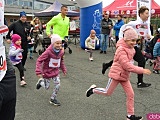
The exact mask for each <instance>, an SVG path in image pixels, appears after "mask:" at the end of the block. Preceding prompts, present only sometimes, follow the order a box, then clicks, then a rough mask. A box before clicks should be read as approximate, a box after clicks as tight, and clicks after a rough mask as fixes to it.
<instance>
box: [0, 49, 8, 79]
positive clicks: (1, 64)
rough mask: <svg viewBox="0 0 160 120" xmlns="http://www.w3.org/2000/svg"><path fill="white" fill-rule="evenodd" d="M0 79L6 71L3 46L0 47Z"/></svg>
mask: <svg viewBox="0 0 160 120" xmlns="http://www.w3.org/2000/svg"><path fill="white" fill-rule="evenodd" d="M0 51H1V52H0V81H1V80H2V79H3V77H4V76H5V74H6V71H7V62H6V55H5V47H4V46H2V47H0Z"/></svg>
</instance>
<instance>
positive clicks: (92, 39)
mask: <svg viewBox="0 0 160 120" xmlns="http://www.w3.org/2000/svg"><path fill="white" fill-rule="evenodd" d="M96 44H97V45H98V44H99V40H98V38H97V37H96V31H95V30H91V32H90V36H89V37H88V38H87V39H86V41H85V46H86V48H87V49H85V51H86V52H89V53H90V56H89V60H90V61H93V57H92V53H93V49H95V47H96Z"/></svg>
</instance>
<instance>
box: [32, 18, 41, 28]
mask: <svg viewBox="0 0 160 120" xmlns="http://www.w3.org/2000/svg"><path fill="white" fill-rule="evenodd" d="M37 19H38V24H41V21H40V20H39V18H38V17H35V18H34V19H33V20H32V21H31V23H30V24H32V25H33V26H35V25H36V23H35V21H36V20H37Z"/></svg>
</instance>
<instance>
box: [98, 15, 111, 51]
mask: <svg viewBox="0 0 160 120" xmlns="http://www.w3.org/2000/svg"><path fill="white" fill-rule="evenodd" d="M103 17H104V18H103V19H102V21H101V40H100V49H101V51H100V53H103V52H104V54H106V50H107V45H108V39H109V35H110V31H111V29H112V26H113V23H112V20H111V19H109V15H108V14H104V15H103Z"/></svg>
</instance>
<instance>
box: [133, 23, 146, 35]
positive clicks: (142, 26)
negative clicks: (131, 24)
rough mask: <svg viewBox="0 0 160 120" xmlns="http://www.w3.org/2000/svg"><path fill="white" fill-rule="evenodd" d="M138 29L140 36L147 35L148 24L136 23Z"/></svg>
mask: <svg viewBox="0 0 160 120" xmlns="http://www.w3.org/2000/svg"><path fill="white" fill-rule="evenodd" d="M136 31H137V33H138V35H139V36H143V37H145V36H146V35H147V32H148V26H147V25H146V24H138V25H136Z"/></svg>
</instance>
